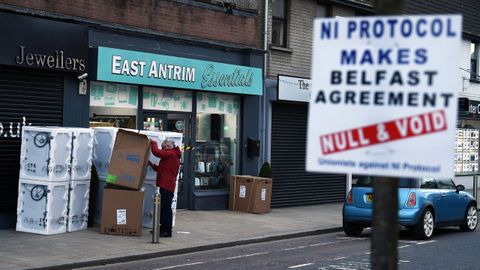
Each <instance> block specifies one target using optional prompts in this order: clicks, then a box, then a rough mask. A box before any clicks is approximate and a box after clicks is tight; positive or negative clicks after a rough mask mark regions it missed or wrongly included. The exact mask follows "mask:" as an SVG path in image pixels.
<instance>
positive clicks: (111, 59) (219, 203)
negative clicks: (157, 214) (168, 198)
mask: <svg viewBox="0 0 480 270" xmlns="http://www.w3.org/2000/svg"><path fill="white" fill-rule="evenodd" d="M119 47H120V46H119ZM192 50H193V51H195V50H201V49H199V48H196V47H193V48H192ZM94 51H95V54H96V57H97V61H96V66H95V67H93V66H92V68H93V69H94V70H95V71H94V72H93V73H92V74H93V76H94V77H92V78H91V79H92V81H91V82H90V126H116V127H124V128H133V129H143V130H151V131H173V132H179V133H182V134H183V155H182V160H181V170H180V179H179V182H178V201H177V207H178V208H188V209H194V210H213V209H226V208H227V206H228V205H227V204H228V185H229V176H230V175H234V174H242V173H244V172H245V171H248V170H257V167H255V166H253V167H255V168H251V167H252V166H250V165H249V162H252V160H249V161H246V162H243V159H247V158H246V157H244V154H243V152H244V151H246V150H245V149H244V147H242V145H243V141H244V138H245V136H249V137H257V138H258V135H257V133H258V132H259V131H258V126H257V127H256V126H255V124H254V123H255V121H251V123H253V125H252V126H250V125H249V122H245V121H246V120H247V119H252V118H257V119H258V109H257V111H256V112H255V110H249V111H248V112H246V111H245V110H244V109H242V108H243V107H244V106H245V105H246V104H245V102H249V103H251V102H250V100H253V101H254V102H253V103H255V101H256V103H257V104H259V101H257V100H259V99H260V97H259V96H260V95H262V87H263V79H262V71H261V68H259V67H261V64H262V62H261V59H262V58H261V56H260V55H259V57H258V59H259V60H260V61H259V62H258V64H257V65H251V66H247V65H240V64H232V63H223V62H216V61H209V60H199V59H194V58H189V57H188V58H187V57H180V56H172V55H167V54H160V53H155V52H153V53H152V52H144V51H137V50H130V49H129V50H126V49H119V48H111V47H103V46H98V47H96V48H95V49H94ZM177 53H178V51H177ZM184 53H185V55H191V52H190V53H189V54H187V51H185V52H184ZM211 53H212V55H213V56H218V55H217V54H222V51H218V52H216V53H217V54H215V52H214V51H212V52H211ZM240 54H241V53H240ZM213 56H212V57H213ZM240 56H241V55H240ZM247 56H248V57H250V56H249V55H247ZM198 57H200V56H198ZM241 58H242V57H240V59H241ZM242 64H243V63H242ZM250 105H251V104H250ZM255 114H256V116H254V115H255ZM257 163H258V161H257Z"/></svg>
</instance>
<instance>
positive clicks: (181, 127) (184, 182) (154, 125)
mask: <svg viewBox="0 0 480 270" xmlns="http://www.w3.org/2000/svg"><path fill="white" fill-rule="evenodd" d="M190 119H191V114H189V113H158V112H155V113H148V112H144V114H143V129H144V130H152V131H171V132H177V133H182V134H183V142H182V144H183V146H184V149H183V151H182V159H181V160H180V175H179V179H178V193H177V208H180V209H183V208H187V207H188V194H189V190H190V188H189V183H190V181H189V179H192V178H191V177H192V176H191V175H190V174H191V172H192V170H190V169H189V168H191V164H192V161H191V153H190V152H191V151H190V145H191V142H192V140H191V136H192V132H191V129H190V124H191V120H190Z"/></svg>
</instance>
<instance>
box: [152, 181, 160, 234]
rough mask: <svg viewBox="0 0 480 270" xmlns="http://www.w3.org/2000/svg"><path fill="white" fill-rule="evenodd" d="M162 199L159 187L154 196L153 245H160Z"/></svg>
mask: <svg viewBox="0 0 480 270" xmlns="http://www.w3.org/2000/svg"><path fill="white" fill-rule="evenodd" d="M160 199H161V197H160V189H159V188H158V187H157V189H156V191H155V194H154V195H153V225H152V243H158V240H159V238H160V203H161V200H160Z"/></svg>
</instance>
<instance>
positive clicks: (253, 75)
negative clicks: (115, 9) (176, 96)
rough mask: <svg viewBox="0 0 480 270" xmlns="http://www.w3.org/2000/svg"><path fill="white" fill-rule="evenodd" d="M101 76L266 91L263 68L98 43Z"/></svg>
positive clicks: (257, 92)
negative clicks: (118, 47)
mask: <svg viewBox="0 0 480 270" xmlns="http://www.w3.org/2000/svg"><path fill="white" fill-rule="evenodd" d="M96 75H97V78H96V79H97V80H99V81H109V82H121V83H130V84H141V85H151V86H163V87H174V88H182V89H195V90H205V91H217V92H226V93H239V94H247V95H262V86H263V77H262V70H261V69H260V68H255V67H248V66H239V65H230V64H224V63H218V62H209V61H202V60H196V59H190V58H181V57H174V56H167V55H160V54H152V53H146V52H138V51H129V50H121V49H113V48H107V47H98V63H97V72H96Z"/></svg>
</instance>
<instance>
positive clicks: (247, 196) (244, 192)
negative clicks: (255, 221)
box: [234, 176, 254, 213]
mask: <svg viewBox="0 0 480 270" xmlns="http://www.w3.org/2000/svg"><path fill="white" fill-rule="evenodd" d="M236 182H237V184H236V188H235V208H234V211H240V212H247V213H248V212H249V211H250V205H251V200H252V196H253V185H254V182H253V177H252V176H239V177H238V178H237V179H236Z"/></svg>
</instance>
